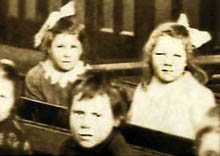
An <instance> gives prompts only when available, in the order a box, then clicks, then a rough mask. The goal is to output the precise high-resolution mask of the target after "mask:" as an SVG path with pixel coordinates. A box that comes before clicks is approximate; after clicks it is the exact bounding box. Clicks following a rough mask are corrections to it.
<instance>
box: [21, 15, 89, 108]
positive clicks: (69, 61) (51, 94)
mask: <svg viewBox="0 0 220 156" xmlns="http://www.w3.org/2000/svg"><path fill="white" fill-rule="evenodd" d="M84 35H85V33H84V31H83V27H82V25H80V24H78V23H77V22H76V19H75V17H74V16H67V17H63V18H61V19H59V21H58V22H57V23H56V24H55V25H54V26H53V27H52V28H51V29H49V30H47V31H46V32H45V34H44V38H43V40H42V43H41V49H42V50H43V51H45V52H46V53H47V59H46V60H45V61H43V62H40V63H39V64H38V65H36V66H35V67H33V68H32V69H31V70H30V71H29V72H28V74H27V76H26V80H25V83H26V92H25V95H26V96H27V97H29V98H32V99H35V100H40V101H44V102H48V103H51V104H55V105H61V106H67V104H68V98H69V96H68V93H69V91H70V84H72V83H73V82H74V81H75V80H76V78H77V77H78V75H80V74H82V73H83V72H85V70H86V69H87V67H88V66H85V64H84V62H82V61H81V60H80V58H81V55H82V53H83V45H82V43H84V42H83V41H84Z"/></svg>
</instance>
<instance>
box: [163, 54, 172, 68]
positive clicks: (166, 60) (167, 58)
mask: <svg viewBox="0 0 220 156" xmlns="http://www.w3.org/2000/svg"><path fill="white" fill-rule="evenodd" d="M172 62H173V60H172V56H170V55H166V56H165V58H164V65H165V66H172Z"/></svg>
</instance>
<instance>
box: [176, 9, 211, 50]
mask: <svg viewBox="0 0 220 156" xmlns="http://www.w3.org/2000/svg"><path fill="white" fill-rule="evenodd" d="M177 23H178V24H181V25H183V26H185V27H186V28H187V30H188V31H189V35H190V39H191V42H192V45H194V46H195V47H196V48H198V47H201V46H202V45H203V44H205V43H207V42H208V41H210V40H211V35H210V34H209V32H207V31H200V30H198V29H195V28H191V27H190V26H189V22H188V18H187V16H186V14H183V13H182V14H180V16H179V18H178V20H177Z"/></svg>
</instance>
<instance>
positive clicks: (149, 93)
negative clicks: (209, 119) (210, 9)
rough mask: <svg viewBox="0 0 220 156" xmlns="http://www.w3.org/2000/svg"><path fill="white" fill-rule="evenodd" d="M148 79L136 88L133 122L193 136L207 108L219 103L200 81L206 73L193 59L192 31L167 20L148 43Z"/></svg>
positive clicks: (146, 60)
mask: <svg viewBox="0 0 220 156" xmlns="http://www.w3.org/2000/svg"><path fill="white" fill-rule="evenodd" d="M144 59H145V60H144V61H145V63H146V64H147V67H149V68H148V69H144V72H145V77H144V82H143V83H140V84H139V85H138V87H137V89H136V91H135V94H134V98H133V103H132V106H131V111H130V112H129V116H130V117H129V118H130V119H129V122H130V123H132V124H135V125H138V126H142V127H147V128H150V129H154V130H159V131H162V132H165V133H169V134H173V135H177V136H181V137H185V138H190V139H193V138H194V136H195V129H196V127H197V125H198V123H199V122H200V120H201V117H202V116H203V115H204V114H205V112H206V111H207V110H208V109H209V108H210V107H212V106H213V105H215V99H214V96H213V93H212V92H211V91H210V90H209V89H208V88H206V87H205V86H203V85H202V84H201V83H200V82H199V81H203V82H204V81H205V80H206V75H205V72H203V71H202V69H200V68H199V67H198V66H196V64H195V63H194V62H193V49H192V43H191V38H190V35H189V31H188V29H187V27H186V26H184V25H182V24H178V23H165V24H161V25H160V26H158V27H157V28H156V29H155V30H154V31H153V32H152V34H151V36H150V38H149V41H148V42H147V43H146V45H145V47H144Z"/></svg>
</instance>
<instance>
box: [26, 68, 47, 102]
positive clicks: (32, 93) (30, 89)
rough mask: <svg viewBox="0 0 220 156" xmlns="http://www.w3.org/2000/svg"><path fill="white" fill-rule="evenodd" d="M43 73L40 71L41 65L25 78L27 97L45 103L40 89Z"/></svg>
mask: <svg viewBox="0 0 220 156" xmlns="http://www.w3.org/2000/svg"><path fill="white" fill-rule="evenodd" d="M42 74H43V72H41V71H39V65H38V66H36V67H34V68H33V69H31V70H30V71H29V72H28V74H27V75H26V78H25V96H26V97H28V98H31V99H35V100H39V101H45V98H44V96H43V93H42V91H41V89H40V85H41V77H42Z"/></svg>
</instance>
